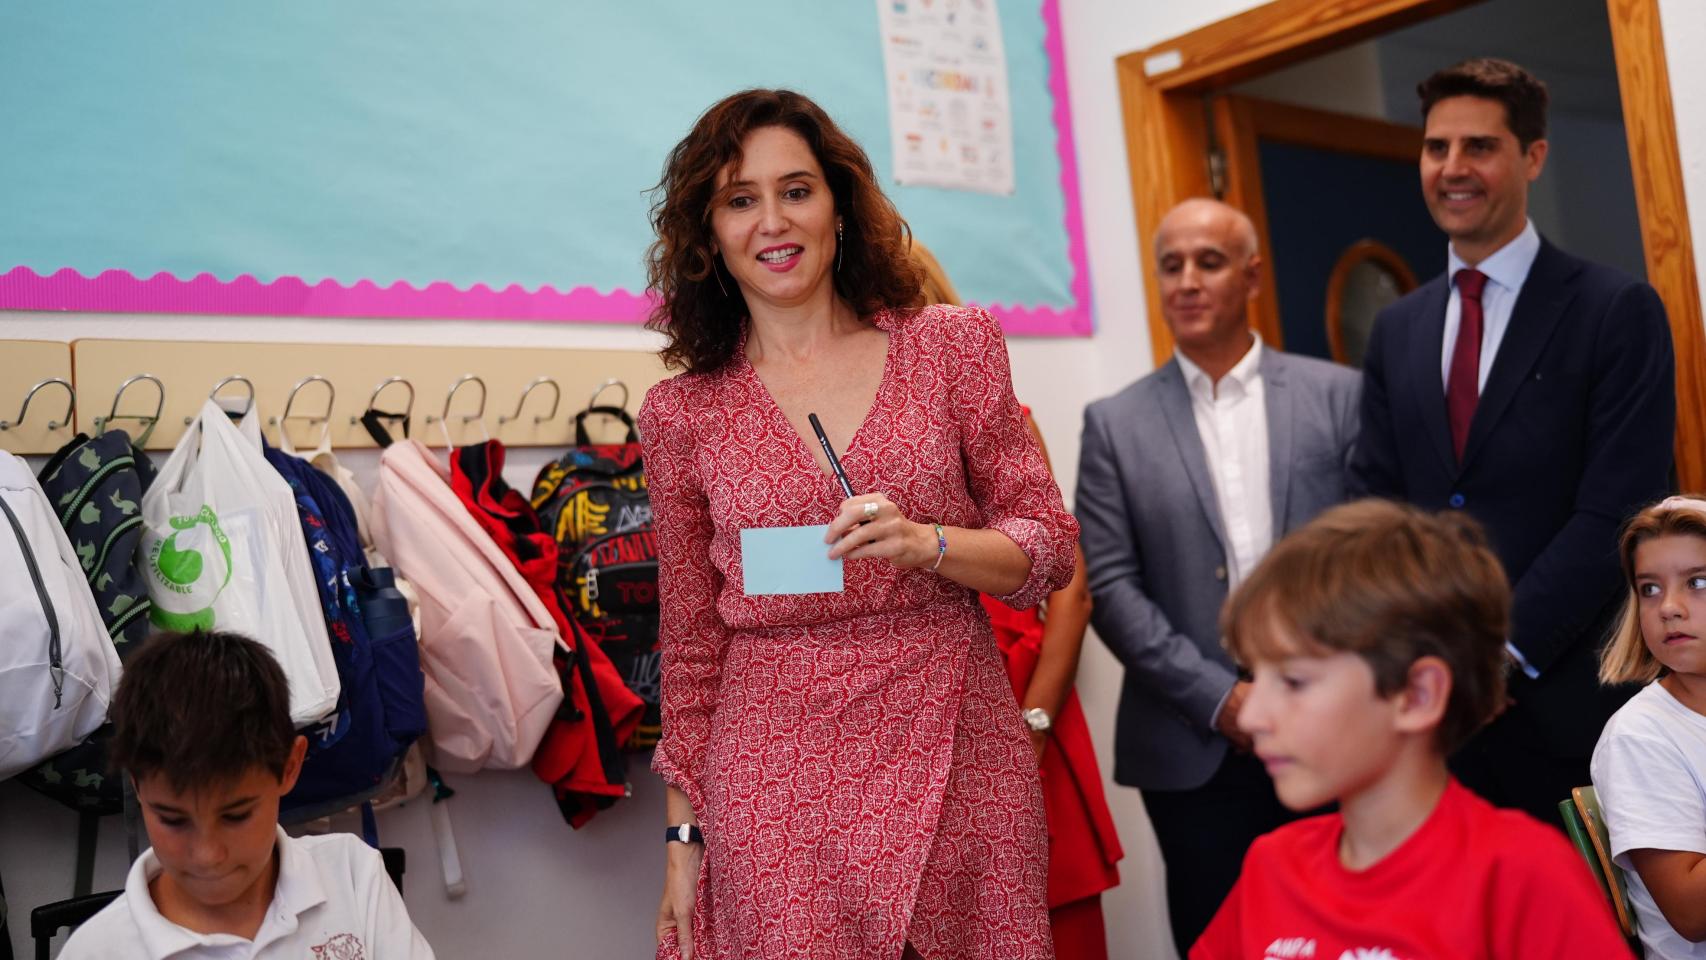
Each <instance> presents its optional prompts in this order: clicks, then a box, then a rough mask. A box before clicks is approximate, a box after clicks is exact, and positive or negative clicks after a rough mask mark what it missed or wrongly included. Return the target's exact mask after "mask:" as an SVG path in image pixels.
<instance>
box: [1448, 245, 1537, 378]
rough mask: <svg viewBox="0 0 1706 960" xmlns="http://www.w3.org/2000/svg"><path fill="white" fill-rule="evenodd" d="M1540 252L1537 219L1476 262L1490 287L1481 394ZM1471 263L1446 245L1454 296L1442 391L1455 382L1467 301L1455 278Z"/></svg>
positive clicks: (1484, 312) (1484, 308) (1484, 311)
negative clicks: (1453, 367) (1459, 335)
mask: <svg viewBox="0 0 1706 960" xmlns="http://www.w3.org/2000/svg"><path fill="white" fill-rule="evenodd" d="M1539 254H1540V234H1539V233H1538V232H1536V231H1535V229H1534V221H1532V220H1530V221H1528V224H1527V225H1526V226H1525V227H1523V230H1522V232H1521V233H1519V234H1517V236H1516V239H1515V240H1512V241H1511V242H1510V243H1507V244H1505V245H1504V246H1502V247H1500V248H1499V249H1498V251H1497V252H1496V253H1494V254H1493V255H1492V256H1490V257H1488V258H1487V259H1485V260H1482V261H1481V262H1480V263H1477V264H1473V266H1474V268H1475V269H1476V270H1479V271H1481V272H1482V273H1484V274H1486V275H1487V286H1486V288H1485V289H1483V290H1482V291H1481V369H1480V371H1478V373H1479V375H1478V377H1477V378H1476V380H1475V389H1476V392H1477V393H1480V392H1482V391H1485V390H1486V389H1487V372H1488V371H1489V370H1492V369H1493V358H1494V357H1496V356H1498V353H1499V344H1501V343H1503V342H1504V340H1505V331H1506V330H1509V329H1510V325H1511V311H1512V310H1513V309H1515V307H1516V296H1517V294H1519V293H1521V292H1522V284H1523V281H1525V280H1527V279H1528V271H1529V270H1530V269H1531V268H1532V267H1533V266H1534V258H1535V257H1536V256H1539ZM1470 266H1471V264H1468V263H1465V262H1464V261H1463V258H1462V257H1460V256H1458V255H1457V250H1456V248H1454V247H1451V246H1449V245H1448V246H1447V247H1446V254H1445V275H1446V278H1447V279H1448V280H1449V281H1450V286H1451V295H1450V297H1449V298H1448V299H1447V300H1446V301H1445V336H1444V337H1443V338H1442V339H1441V343H1440V347H1439V383H1440V389H1441V390H1442V391H1443V390H1445V389H1446V388H1447V386H1448V385H1449V384H1450V383H1451V354H1452V351H1453V350H1455V349H1456V348H1457V331H1458V328H1459V327H1461V326H1462V325H1463V304H1462V300H1461V298H1460V297H1459V295H1458V292H1457V282H1456V280H1455V279H1453V278H1455V277H1456V276H1457V271H1459V270H1463V269H1466V268H1468V267H1470Z"/></svg>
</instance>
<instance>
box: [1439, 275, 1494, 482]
mask: <svg viewBox="0 0 1706 960" xmlns="http://www.w3.org/2000/svg"><path fill="white" fill-rule="evenodd" d="M1454 279H1455V280H1456V281H1457V294H1458V302H1459V306H1460V308H1461V309H1460V310H1459V315H1460V322H1459V323H1458V325H1457V345H1456V346H1454V347H1452V348H1451V373H1450V375H1449V376H1448V377H1446V380H1445V414H1446V417H1447V418H1448V419H1449V420H1450V421H1451V448H1452V449H1453V450H1455V451H1456V452H1457V459H1458V462H1462V460H1463V447H1464V444H1466V443H1468V442H1469V421H1470V420H1472V419H1474V417H1475V403H1476V401H1478V400H1480V399H1481V383H1480V381H1481V291H1483V290H1485V289H1486V287H1487V275H1486V274H1484V273H1482V272H1481V271H1479V270H1473V269H1469V270H1459V271H1457V276H1456V277H1455V278H1454Z"/></svg>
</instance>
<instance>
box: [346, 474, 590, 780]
mask: <svg viewBox="0 0 1706 960" xmlns="http://www.w3.org/2000/svg"><path fill="white" fill-rule="evenodd" d="M371 523H372V530H373V541H374V544H375V545H376V546H378V548H379V549H380V551H381V552H382V553H384V554H385V556H387V557H389V558H390V560H391V562H392V564H394V565H395V566H396V568H397V569H398V571H400V572H401V573H402V574H403V575H404V576H405V577H407V578H408V579H409V581H410V582H411V583H413V584H414V586H415V591H416V592H417V593H418V594H419V596H420V645H421V667H422V669H423V671H424V672H425V674H426V709H427V723H428V727H429V728H430V729H431V732H432V741H433V745H434V747H435V754H434V763H435V765H436V766H438V767H440V768H442V769H444V770H447V771H450V772H453V773H472V772H474V771H475V770H479V769H482V768H494V769H515V768H518V767H523V766H526V765H527V763H528V761H529V760H530V759H532V757H533V751H534V749H535V748H536V747H538V745H539V741H540V738H541V737H543V736H544V734H545V729H546V727H547V726H549V725H550V723H551V720H552V718H553V717H554V716H555V715H556V712H557V708H558V706H559V705H560V704H561V703H562V701H563V688H562V684H561V683H560V681H559V680H558V679H557V671H556V669H555V668H554V667H553V666H552V662H551V652H552V649H553V648H554V647H555V646H556V645H557V644H558V643H560V642H561V641H560V638H559V637H558V635H557V630H556V627H555V625H554V624H553V622H552V620H551V614H550V612H549V611H547V610H546V609H545V607H544V605H543V604H541V603H540V602H539V598H538V597H537V596H536V595H535V594H534V592H533V590H532V588H530V587H529V586H528V584H527V581H525V580H523V579H522V577H521V574H520V573H518V572H517V571H516V570H515V567H514V565H513V564H511V563H510V561H509V558H508V557H506V556H504V554H503V551H502V550H501V549H499V548H498V545H497V544H495V543H493V542H492V539H491V537H490V536H488V535H487V534H486V532H485V531H484V530H482V529H481V528H480V525H479V523H478V522H477V521H475V519H474V518H473V517H472V516H470V515H469V514H468V510H467V508H466V507H464V506H463V505H462V501H460V500H459V499H457V497H456V494H455V492H454V491H452V490H451V489H450V477H449V472H448V471H447V470H446V468H445V467H444V466H442V465H440V464H439V462H438V461H437V460H436V459H435V458H434V457H433V455H432V452H431V451H429V450H428V449H427V448H426V447H425V446H423V445H421V443H420V442H419V441H415V440H399V441H397V442H396V443H393V444H391V445H390V446H389V447H387V448H386V449H385V452H384V454H383V455H381V456H380V458H379V483H378V487H377V489H376V490H375V491H374V495H373V513H372V517H371Z"/></svg>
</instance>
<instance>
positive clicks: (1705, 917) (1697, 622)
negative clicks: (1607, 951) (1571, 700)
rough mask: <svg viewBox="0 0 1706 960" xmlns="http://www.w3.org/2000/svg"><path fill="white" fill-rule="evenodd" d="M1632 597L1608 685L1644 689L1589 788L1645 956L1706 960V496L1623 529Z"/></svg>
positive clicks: (1604, 741) (1610, 648)
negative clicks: (1608, 838) (1599, 811)
mask: <svg viewBox="0 0 1706 960" xmlns="http://www.w3.org/2000/svg"><path fill="white" fill-rule="evenodd" d="M1620 549H1621V554H1622V559H1623V573H1624V577H1625V579H1626V580H1627V582H1628V584H1629V590H1630V593H1629V599H1628V601H1627V602H1626V603H1625V605H1624V610H1623V618H1622V621H1621V623H1620V624H1619V626H1618V628H1617V631H1616V633H1615V634H1614V635H1613V637H1612V639H1611V642H1610V643H1609V644H1608V645H1607V646H1606V649H1605V653H1604V655H1603V657H1602V659H1601V663H1600V680H1601V682H1604V683H1630V682H1643V681H1644V682H1646V683H1647V686H1646V687H1644V688H1643V689H1642V690H1641V692H1640V693H1637V694H1636V695H1635V696H1634V697H1633V698H1632V699H1631V700H1630V701H1629V702H1628V703H1627V704H1625V705H1624V706H1623V708H1622V709H1621V710H1619V711H1617V713H1616V714H1615V715H1614V716H1613V717H1612V718H1611V720H1610V722H1609V723H1607V724H1606V726H1605V731H1604V732H1603V733H1601V734H1600V738H1599V745H1598V746H1596V747H1595V748H1594V752H1593V782H1594V788H1595V790H1596V791H1597V792H1598V794H1599V802H1600V806H1601V807H1602V808H1603V809H1604V812H1605V821H1606V825H1607V827H1609V829H1610V831H1611V854H1612V858H1613V860H1614V861H1615V862H1616V863H1617V864H1618V865H1619V866H1621V867H1622V868H1623V869H1624V870H1625V871H1626V872H1627V875H1628V877H1627V879H1628V882H1629V901H1630V904H1631V905H1632V906H1633V907H1634V909H1635V918H1636V925H1637V926H1638V928H1639V932H1640V935H1641V942H1642V943H1643V944H1645V946H1646V952H1647V956H1648V957H1649V958H1653V960H1682V958H1689V960H1706V499H1703V498H1701V497H1699V496H1686V497H1671V498H1670V499H1668V500H1664V501H1661V502H1659V503H1657V504H1654V505H1652V506H1650V507H1648V508H1646V509H1645V510H1642V511H1641V512H1640V513H1638V514H1636V515H1635V517H1634V519H1632V520H1630V521H1629V524H1628V525H1627V526H1626V527H1625V528H1624V531H1623V538H1622V542H1621V545H1620Z"/></svg>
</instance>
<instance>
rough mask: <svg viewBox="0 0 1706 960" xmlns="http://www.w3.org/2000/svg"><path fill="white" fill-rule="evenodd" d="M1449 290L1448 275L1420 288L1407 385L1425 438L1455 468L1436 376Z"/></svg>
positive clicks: (1450, 471)
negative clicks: (1411, 377) (1412, 376)
mask: <svg viewBox="0 0 1706 960" xmlns="http://www.w3.org/2000/svg"><path fill="white" fill-rule="evenodd" d="M1450 294H1451V279H1450V278H1449V277H1446V278H1443V279H1439V280H1435V281H1434V282H1432V283H1430V284H1428V285H1427V286H1426V287H1423V288H1422V300H1421V303H1420V304H1418V305H1417V310H1419V311H1420V314H1419V316H1418V317H1417V319H1416V322H1414V323H1411V324H1410V325H1409V327H1410V337H1409V353H1410V356H1411V357H1413V358H1415V359H1414V360H1412V361H1411V363H1412V364H1413V366H1412V369H1413V370H1414V371H1415V372H1416V377H1415V379H1414V381H1412V383H1411V386H1412V388H1413V389H1414V390H1415V392H1416V401H1417V409H1419V410H1420V411H1421V412H1422V426H1423V428H1424V429H1425V430H1426V431H1427V434H1428V442H1429V444H1430V445H1431V446H1432V447H1433V448H1434V453H1435V455H1437V456H1438V457H1439V458H1440V462H1441V463H1443V464H1444V465H1445V472H1446V473H1448V474H1455V473H1456V472H1457V454H1456V452H1455V451H1453V450H1452V448H1451V421H1450V420H1449V419H1448V418H1447V416H1446V410H1445V381H1443V380H1441V379H1440V376H1439V358H1440V356H1441V353H1440V351H1442V350H1443V349H1444V348H1445V305H1446V301H1447V299H1448V298H1449V296H1450Z"/></svg>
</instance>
